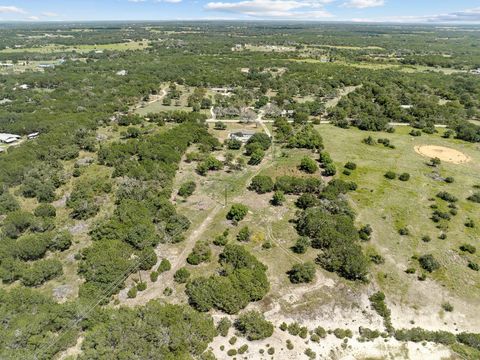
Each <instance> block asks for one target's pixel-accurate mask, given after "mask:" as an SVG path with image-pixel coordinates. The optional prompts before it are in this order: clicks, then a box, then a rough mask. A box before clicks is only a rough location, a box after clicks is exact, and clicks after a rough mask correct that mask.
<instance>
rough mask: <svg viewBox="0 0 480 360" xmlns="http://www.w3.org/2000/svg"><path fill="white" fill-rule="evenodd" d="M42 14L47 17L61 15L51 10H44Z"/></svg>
mask: <svg viewBox="0 0 480 360" xmlns="http://www.w3.org/2000/svg"><path fill="white" fill-rule="evenodd" d="M41 15H42V16H46V17H57V16H60V15H58V14H57V13H54V12H51V11H45V12H42V14H41Z"/></svg>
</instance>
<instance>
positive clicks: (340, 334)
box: [333, 328, 353, 339]
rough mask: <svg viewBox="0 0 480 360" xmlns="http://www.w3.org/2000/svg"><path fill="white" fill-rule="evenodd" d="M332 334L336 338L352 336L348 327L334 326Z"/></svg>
mask: <svg viewBox="0 0 480 360" xmlns="http://www.w3.org/2000/svg"><path fill="white" fill-rule="evenodd" d="M333 334H334V335H335V336H336V337H337V338H338V339H345V338H351V337H352V336H353V333H352V330H350V329H340V328H336V329H335V330H333Z"/></svg>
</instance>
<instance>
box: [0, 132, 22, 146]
mask: <svg viewBox="0 0 480 360" xmlns="http://www.w3.org/2000/svg"><path fill="white" fill-rule="evenodd" d="M20 138H21V136H20V135H14V134H7V133H0V142H2V143H4V144H13V143H14V142H17V141H18V140H20Z"/></svg>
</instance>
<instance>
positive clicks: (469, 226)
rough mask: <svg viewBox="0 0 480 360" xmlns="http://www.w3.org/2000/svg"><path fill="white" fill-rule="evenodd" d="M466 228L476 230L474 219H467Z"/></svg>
mask: <svg viewBox="0 0 480 360" xmlns="http://www.w3.org/2000/svg"><path fill="white" fill-rule="evenodd" d="M465 226H466V227H468V228H474V227H475V222H474V221H473V219H470V218H469V219H467V220H466V221H465Z"/></svg>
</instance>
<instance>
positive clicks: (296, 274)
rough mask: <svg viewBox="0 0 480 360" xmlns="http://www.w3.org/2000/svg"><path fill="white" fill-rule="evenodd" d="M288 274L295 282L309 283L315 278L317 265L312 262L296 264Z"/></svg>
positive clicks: (292, 281)
mask: <svg viewBox="0 0 480 360" xmlns="http://www.w3.org/2000/svg"><path fill="white" fill-rule="evenodd" d="M287 274H288V277H289V279H290V282H291V283H293V284H299V283H309V282H312V281H313V279H314V278H315V265H314V264H313V263H312V262H306V263H303V264H295V265H293V267H292V269H291V270H289V271H288V273H287Z"/></svg>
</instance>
